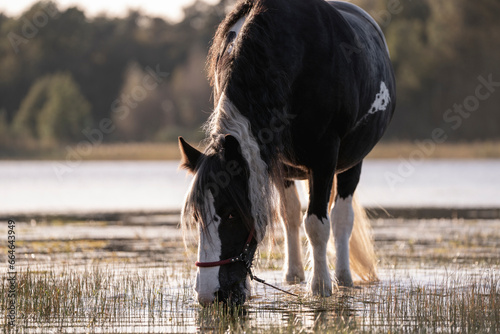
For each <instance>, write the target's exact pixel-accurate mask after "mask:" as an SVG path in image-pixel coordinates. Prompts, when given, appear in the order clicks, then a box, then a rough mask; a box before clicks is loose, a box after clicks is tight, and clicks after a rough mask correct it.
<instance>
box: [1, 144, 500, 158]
mask: <svg viewBox="0 0 500 334" xmlns="http://www.w3.org/2000/svg"><path fill="white" fill-rule="evenodd" d="M194 144H197V143H194ZM422 147H423V146H422V145H420V144H418V142H382V143H380V144H378V145H377V146H375V148H374V149H373V151H372V152H371V153H370V154H369V156H368V158H370V159H397V158H401V157H402V158H406V159H408V158H409V157H411V156H412V154H419V153H418V152H423V156H424V157H425V158H428V159H487V158H500V143H499V142H494V141H489V142H474V143H454V144H440V145H437V146H432V147H430V146H429V147H427V148H422ZM75 152H76V153H75ZM75 154H76V155H75ZM418 157H420V155H419V156H418ZM68 158H69V159H70V160H71V161H75V160H78V159H81V160H178V159H180V153H179V149H178V146H177V143H175V142H170V143H114V144H100V145H94V146H91V149H90V150H87V151H79V148H78V146H73V147H71V148H70V149H68V147H67V146H61V147H51V148H47V147H45V148H43V147H31V148H24V149H23V148H15V149H7V148H3V149H0V159H2V160H65V159H68Z"/></svg>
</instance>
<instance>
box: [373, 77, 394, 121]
mask: <svg viewBox="0 0 500 334" xmlns="http://www.w3.org/2000/svg"><path fill="white" fill-rule="evenodd" d="M389 102H391V97H390V95H389V90H388V89H387V86H386V85H385V82H383V81H382V82H380V92H379V93H378V94H377V95H376V96H375V101H373V103H372V107H371V108H370V110H368V113H369V114H375V113H376V112H377V111H384V110H386V109H387V106H388V105H389Z"/></svg>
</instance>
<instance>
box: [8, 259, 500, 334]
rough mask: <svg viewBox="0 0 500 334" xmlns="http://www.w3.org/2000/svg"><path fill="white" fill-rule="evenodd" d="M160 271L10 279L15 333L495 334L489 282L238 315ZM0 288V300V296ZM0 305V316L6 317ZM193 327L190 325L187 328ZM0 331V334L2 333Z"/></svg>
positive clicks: (353, 292)
mask: <svg viewBox="0 0 500 334" xmlns="http://www.w3.org/2000/svg"><path fill="white" fill-rule="evenodd" d="M179 267H180V268H173V267H169V268H167V269H166V270H156V271H154V270H138V269H137V268H127V267H123V266H122V267H104V268H103V267H100V266H93V267H89V268H85V269H84V270H83V271H79V270H74V269H73V268H71V267H65V268H63V269H62V270H61V269H58V268H49V269H44V270H39V271H35V270H31V269H29V268H27V269H25V270H23V271H21V272H19V273H18V276H17V312H18V319H17V325H18V327H19V328H20V327H21V326H22V327H23V328H24V329H26V330H27V331H29V330H30V329H31V330H33V329H44V330H49V329H62V328H65V327H71V328H80V329H85V328H86V329H87V330H89V331H90V332H92V331H93V330H95V331H99V330H101V329H109V330H110V329H114V330H116V329H118V330H124V331H127V332H155V331H159V330H160V331H166V332H190V331H192V330H193V329H195V328H198V329H201V330H202V331H213V332H216V333H223V332H231V333H258V332H266V333H268V332H269V333H302V332H303V333H311V332H312V333H342V332H344V333H352V332H364V333H389V332H390V333H435V332H448V333H456V332H467V333H496V332H498V331H500V285H499V277H498V274H495V273H494V272H493V271H490V272H485V273H482V274H479V275H478V274H477V273H475V274H472V275H468V274H467V273H463V274H449V275H444V276H438V275H436V277H435V279H434V283H432V284H429V283H423V282H418V281H412V280H410V281H405V280H401V279H400V278H397V277H392V278H388V279H383V280H382V282H381V283H378V284H371V285H362V286H361V287H360V288H357V289H342V290H338V291H337V292H336V294H335V295H334V296H333V297H330V298H315V297H311V296H309V295H307V293H306V288H305V286H299V287H297V288H295V290H297V289H300V290H301V298H299V299H296V298H293V297H289V296H284V295H281V294H279V293H275V294H273V293H270V294H269V295H270V296H271V298H269V296H268V297H266V298H262V296H261V297H259V296H257V297H256V298H254V299H252V300H251V301H249V302H248V303H247V304H246V305H245V306H242V307H240V308H239V309H236V310H227V309H225V308H223V307H222V306H221V305H213V306H211V307H208V308H205V309H203V308H201V307H199V306H198V305H197V304H196V302H195V301H194V299H193V293H192V290H191V287H192V283H193V282H192V277H193V273H192V272H191V269H190V268H189V267H187V266H182V265H179ZM5 288H6V285H2V288H1V289H2V290H3V291H1V293H2V295H5V293H6V291H5V290H4V289H5ZM5 303H6V298H2V299H1V301H0V308H1V309H4V310H5V309H6V304H5ZM193 320H194V322H193ZM4 330H6V328H5V326H4Z"/></svg>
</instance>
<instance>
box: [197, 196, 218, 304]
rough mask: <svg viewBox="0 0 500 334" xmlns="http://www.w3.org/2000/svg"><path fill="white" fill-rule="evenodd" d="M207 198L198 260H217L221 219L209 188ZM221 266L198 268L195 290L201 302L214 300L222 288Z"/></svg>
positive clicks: (207, 302)
mask: <svg viewBox="0 0 500 334" xmlns="http://www.w3.org/2000/svg"><path fill="white" fill-rule="evenodd" d="M205 199H206V200H205V205H206V206H207V209H208V210H207V211H206V212H207V217H204V219H205V222H206V230H205V231H203V229H202V227H201V224H200V241H199V244H198V261H199V262H216V261H220V256H221V249H222V248H221V247H222V245H221V240H220V238H219V231H218V229H219V225H220V222H221V219H220V217H219V216H217V214H216V213H215V207H214V201H215V200H214V197H213V196H212V193H211V192H210V190H207V192H206V197H205ZM219 268H220V267H219V266H217V267H209V268H198V272H197V274H196V283H195V290H196V292H197V293H198V301H199V302H200V304H203V305H206V304H210V303H212V302H213V301H214V299H215V292H217V291H218V290H219V288H220V285H219Z"/></svg>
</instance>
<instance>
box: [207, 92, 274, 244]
mask: <svg viewBox="0 0 500 334" xmlns="http://www.w3.org/2000/svg"><path fill="white" fill-rule="evenodd" d="M206 130H207V131H209V135H210V136H211V137H212V140H216V139H217V137H219V136H224V135H226V134H230V135H232V136H233V137H235V138H236V139H237V140H238V142H239V144H240V147H241V154H242V156H243V158H244V159H245V161H246V163H247V164H248V169H249V172H250V174H249V181H248V185H249V194H248V196H249V199H250V202H251V203H252V216H253V218H254V221H255V222H256V226H255V227H256V232H257V236H256V237H257V240H262V238H263V236H264V233H265V229H266V225H267V222H268V220H269V218H270V216H272V215H273V209H274V208H273V196H274V193H275V190H274V189H273V185H272V182H271V178H270V175H269V168H268V167H269V166H268V163H267V162H266V161H264V159H263V158H262V155H261V151H260V147H259V143H258V141H257V140H256V138H255V137H254V135H253V133H252V131H251V126H250V122H249V121H248V119H247V118H246V117H244V116H243V115H242V114H241V113H240V112H239V111H238V109H237V108H236V106H235V105H234V104H233V103H232V102H231V101H230V100H229V99H228V98H227V97H226V96H225V95H224V94H222V96H221V99H220V100H219V104H218V106H217V108H216V109H215V111H214V113H213V114H212V116H211V117H210V119H209V121H208V123H207V128H206Z"/></svg>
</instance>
